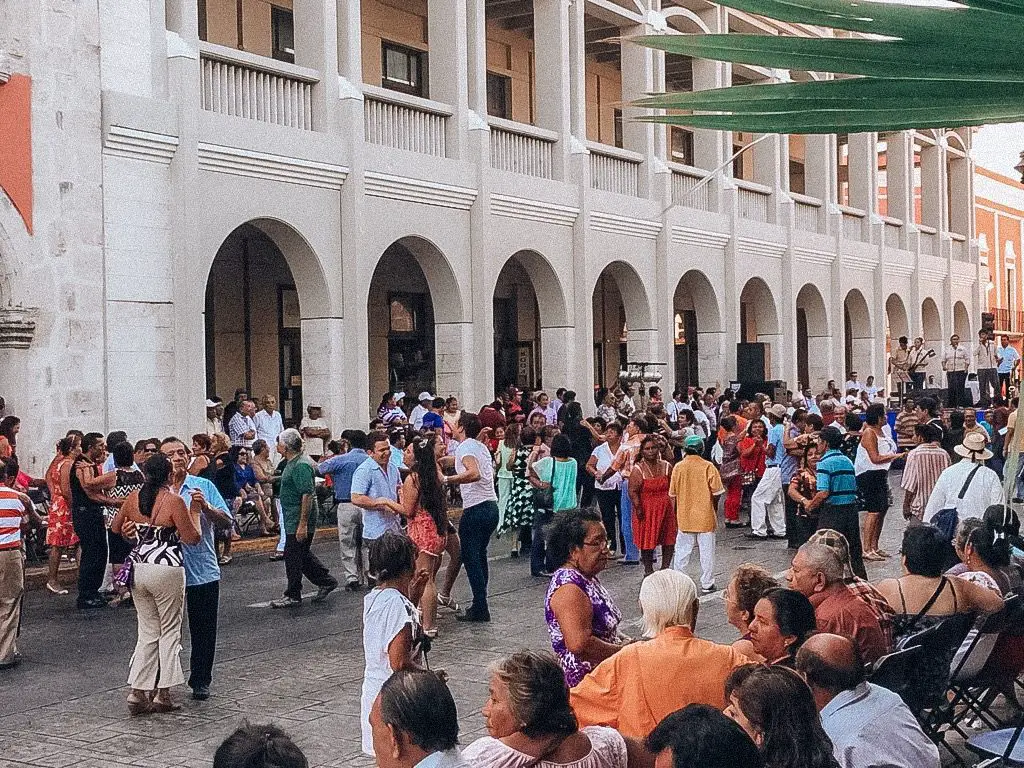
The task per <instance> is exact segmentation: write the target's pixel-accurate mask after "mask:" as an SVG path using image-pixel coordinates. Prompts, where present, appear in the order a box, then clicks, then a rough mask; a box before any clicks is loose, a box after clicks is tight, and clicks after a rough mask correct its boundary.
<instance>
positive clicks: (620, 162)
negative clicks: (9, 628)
mask: <svg viewBox="0 0 1024 768" xmlns="http://www.w3.org/2000/svg"><path fill="white" fill-rule="evenodd" d="M587 149H589V150H590V186H591V187H593V188H594V189H600V190H604V191H605V192H617V193H618V194H620V195H631V196H632V197H636V196H637V194H638V192H639V186H640V164H641V163H642V162H643V161H644V158H643V155H639V154H637V153H636V152H628V151H626V150H625V149H619V148H618V147H609V146H608V145H607V144H597V143H595V142H592V141H588V142H587Z"/></svg>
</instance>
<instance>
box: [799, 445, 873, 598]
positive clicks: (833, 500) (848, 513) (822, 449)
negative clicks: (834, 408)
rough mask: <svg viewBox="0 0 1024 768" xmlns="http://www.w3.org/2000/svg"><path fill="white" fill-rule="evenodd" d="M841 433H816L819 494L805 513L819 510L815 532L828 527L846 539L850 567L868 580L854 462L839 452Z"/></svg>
mask: <svg viewBox="0 0 1024 768" xmlns="http://www.w3.org/2000/svg"><path fill="white" fill-rule="evenodd" d="M842 444H843V434H842V432H840V431H839V430H838V429H836V428H835V427H825V428H824V429H823V430H821V432H819V433H818V453H819V455H820V456H821V458H820V459H818V466H817V486H818V491H817V493H815V494H814V498H812V499H811V502H810V503H809V504H808V505H807V511H808V512H811V511H814V510H817V511H818V530H819V531H820V530H821V529H822V528H831V529H832V530H835V531H839V532H840V533H841V534H843V535H844V536H845V537H846V540H847V542H848V543H849V545H850V565H851V566H852V567H853V572H854V573H855V574H857V575H858V576H860V577H861V578H862V579H866V578H867V577H868V574H867V571H866V570H865V569H864V557H863V550H862V548H861V542H860V502H859V499H858V497H857V476H856V475H855V474H854V471H853V462H852V461H850V460H849V459H848V458H847V457H846V456H844V455H843V454H842V452H840V450H839V447H840V446H841V445H842Z"/></svg>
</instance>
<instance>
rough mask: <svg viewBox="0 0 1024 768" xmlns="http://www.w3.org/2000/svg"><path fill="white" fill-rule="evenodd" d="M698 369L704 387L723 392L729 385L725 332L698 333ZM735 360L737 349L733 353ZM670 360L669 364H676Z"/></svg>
mask: <svg viewBox="0 0 1024 768" xmlns="http://www.w3.org/2000/svg"><path fill="white" fill-rule="evenodd" d="M697 349H698V354H697V369H698V371H699V372H700V383H701V386H703V387H718V391H719V392H721V391H722V390H723V389H725V388H726V387H727V386H728V385H729V372H728V364H727V358H728V349H727V345H726V334H725V332H724V331H714V332H706V333H701V332H700V331H698V332H697ZM732 357H733V359H734V360H735V357H736V352H735V348H734V349H733V352H732ZM674 362H675V361H674V360H670V361H669V363H670V364H672V363H674Z"/></svg>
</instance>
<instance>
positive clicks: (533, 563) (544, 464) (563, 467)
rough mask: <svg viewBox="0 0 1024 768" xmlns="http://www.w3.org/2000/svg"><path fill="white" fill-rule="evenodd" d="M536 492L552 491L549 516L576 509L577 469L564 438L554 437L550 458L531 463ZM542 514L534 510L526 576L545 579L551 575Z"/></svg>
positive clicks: (570, 448) (561, 436) (560, 436)
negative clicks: (546, 552)
mask: <svg viewBox="0 0 1024 768" xmlns="http://www.w3.org/2000/svg"><path fill="white" fill-rule="evenodd" d="M530 469H531V474H532V476H533V478H534V483H535V485H536V486H537V487H538V488H552V489H553V494H552V495H553V496H554V508H553V510H552V511H553V512H561V511H562V510H563V509H573V508H575V507H576V506H577V496H576V473H577V471H578V465H577V464H576V459H574V458H573V457H572V441H571V440H569V438H568V437H567V436H566V435H556V436H555V439H554V440H552V442H551V455H550V456H545V457H544V458H543V459H539V460H537V461H536V462H534V464H533V466H532V467H531V468H530ZM544 517H545V516H544V514H543V513H542V512H541V511H540V510H537V511H536V512H535V514H534V516H533V542H532V546H531V548H530V572H531V573H532V574H533V575H534V576H543V577H545V578H547V577H549V576H550V575H551V573H550V572H548V570H547V568H545V567H544V532H543V526H544V523H545V522H547V521H546V520H545V519H544Z"/></svg>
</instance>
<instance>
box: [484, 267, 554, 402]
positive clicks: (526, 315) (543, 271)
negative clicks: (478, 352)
mask: <svg viewBox="0 0 1024 768" xmlns="http://www.w3.org/2000/svg"><path fill="white" fill-rule="evenodd" d="M568 325H569V324H568V321H567V318H566V303H565V296H564V294H563V292H562V287H561V282H560V281H559V279H558V275H557V274H555V271H554V270H553V269H552V268H551V264H550V263H549V262H548V261H547V259H545V258H544V257H543V256H542V255H541V254H539V253H537V252H536V251H530V250H523V251H518V252H516V253H514V254H513V255H512V256H511V257H510V258H509V260H508V261H506V262H505V264H504V266H503V267H502V268H501V272H499V273H498V279H497V281H496V282H495V285H494V385H495V388H496V389H504V388H505V387H507V386H508V385H509V384H515V385H516V386H518V387H520V388H522V389H540V388H542V387H544V386H548V387H558V386H565V385H566V384H568V383H569V382H568V380H567V379H566V378H565V375H566V371H565V366H564V365H558V364H557V360H553V357H552V356H553V355H561V357H562V359H563V360H564V359H565V357H566V353H567V349H566V339H565V338H564V337H565V333H564V332H565V331H566V330H567V329H568ZM545 360H547V361H548V362H549V363H552V362H554V363H555V364H553V365H550V366H545V364H544V363H545ZM548 367H550V368H551V370H550V371H547V370H546V368H548ZM546 374H547V378H548V380H547V381H545V375H546Z"/></svg>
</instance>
